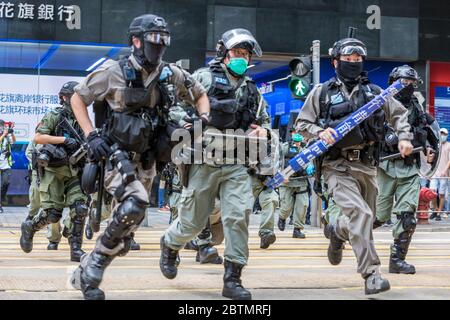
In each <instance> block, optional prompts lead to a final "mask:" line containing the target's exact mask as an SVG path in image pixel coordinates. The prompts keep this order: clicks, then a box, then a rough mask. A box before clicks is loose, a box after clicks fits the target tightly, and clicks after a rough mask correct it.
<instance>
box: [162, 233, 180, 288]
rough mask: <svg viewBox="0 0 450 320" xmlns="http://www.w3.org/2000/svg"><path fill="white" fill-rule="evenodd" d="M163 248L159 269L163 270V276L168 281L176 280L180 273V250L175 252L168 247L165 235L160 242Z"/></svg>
mask: <svg viewBox="0 0 450 320" xmlns="http://www.w3.org/2000/svg"><path fill="white" fill-rule="evenodd" d="M159 244H160V248H161V257H160V259H159V268H160V269H161V272H162V274H163V275H164V276H165V277H166V278H167V279H174V278H175V277H176V276H177V272H178V264H179V262H178V263H177V257H178V250H173V249H171V248H170V247H168V246H166V244H165V242H164V235H163V236H162V237H161V240H160V242H159Z"/></svg>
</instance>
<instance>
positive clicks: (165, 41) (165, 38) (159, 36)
mask: <svg viewBox="0 0 450 320" xmlns="http://www.w3.org/2000/svg"><path fill="white" fill-rule="evenodd" d="M144 41H147V42H150V43H153V44H160V45H163V46H167V47H168V46H170V34H168V33H161V32H147V33H145V34H144Z"/></svg>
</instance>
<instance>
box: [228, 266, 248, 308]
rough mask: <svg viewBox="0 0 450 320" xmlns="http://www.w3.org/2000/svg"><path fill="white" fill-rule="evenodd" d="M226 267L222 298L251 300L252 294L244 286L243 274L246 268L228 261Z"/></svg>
mask: <svg viewBox="0 0 450 320" xmlns="http://www.w3.org/2000/svg"><path fill="white" fill-rule="evenodd" d="M224 266H225V274H224V276H223V290H222V296H224V297H226V298H230V299H232V300H251V299H252V294H251V293H250V291H248V290H247V289H245V288H244V287H243V286H242V281H241V272H242V268H243V267H244V266H243V265H241V264H237V263H232V262H229V261H227V260H225V264H224Z"/></svg>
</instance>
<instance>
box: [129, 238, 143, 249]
mask: <svg viewBox="0 0 450 320" xmlns="http://www.w3.org/2000/svg"><path fill="white" fill-rule="evenodd" d="M130 250H132V251H138V250H141V245H140V244H139V243H137V242H136V241H135V240H134V237H133V238H131V247H130Z"/></svg>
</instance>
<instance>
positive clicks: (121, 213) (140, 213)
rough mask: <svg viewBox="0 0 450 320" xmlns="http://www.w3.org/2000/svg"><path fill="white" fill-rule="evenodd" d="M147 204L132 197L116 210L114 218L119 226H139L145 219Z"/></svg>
mask: <svg viewBox="0 0 450 320" xmlns="http://www.w3.org/2000/svg"><path fill="white" fill-rule="evenodd" d="M146 208H147V204H146V203H145V202H143V201H140V200H139V199H137V198H134V197H128V198H126V199H125V200H124V201H123V202H122V203H121V204H120V206H119V208H118V209H117V212H116V214H115V218H116V219H117V221H118V222H119V223H121V224H125V225H139V224H140V223H141V221H142V220H143V219H144V217H145V209H146Z"/></svg>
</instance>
